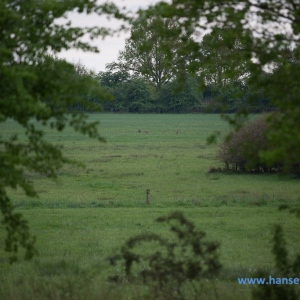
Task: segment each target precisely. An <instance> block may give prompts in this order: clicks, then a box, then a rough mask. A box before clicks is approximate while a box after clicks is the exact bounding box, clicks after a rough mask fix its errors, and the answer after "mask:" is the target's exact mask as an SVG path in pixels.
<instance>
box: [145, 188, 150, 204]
mask: <svg viewBox="0 0 300 300" xmlns="http://www.w3.org/2000/svg"><path fill="white" fill-rule="evenodd" d="M146 193H147V204H148V205H149V204H150V190H149V189H148V190H147V191H146Z"/></svg>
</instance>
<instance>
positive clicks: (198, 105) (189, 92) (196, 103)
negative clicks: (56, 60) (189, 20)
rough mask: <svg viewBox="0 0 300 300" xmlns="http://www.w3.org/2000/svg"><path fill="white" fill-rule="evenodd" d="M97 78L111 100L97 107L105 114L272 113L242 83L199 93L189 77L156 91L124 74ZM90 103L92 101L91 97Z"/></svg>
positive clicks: (264, 102) (193, 79) (195, 82)
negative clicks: (242, 110) (244, 109)
mask: <svg viewBox="0 0 300 300" xmlns="http://www.w3.org/2000/svg"><path fill="white" fill-rule="evenodd" d="M97 78H98V79H99V83H100V84H101V86H102V87H103V88H105V90H106V91H107V92H109V93H110V94H112V95H113V96H114V100H113V101H108V102H102V103H101V104H102V106H103V110H104V111H105V112H124V113H126V112H130V113H196V112H212V113H220V112H226V113H232V112H236V111H237V110H238V109H239V108H241V107H247V109H248V110H250V111H252V112H256V113H258V112H263V111H270V110H273V107H272V106H271V104H270V103H269V100H268V99H266V98H264V97H263V96H262V95H261V94H260V92H259V91H257V90H256V91H252V90H250V89H249V88H248V87H247V85H245V84H243V83H242V82H234V83H231V84H229V85H227V86H226V88H224V87H222V88H216V87H215V86H206V87H205V88H204V89H203V90H202V91H200V90H199V84H198V79H197V78H196V77H191V76H188V77H187V79H186V80H185V82H184V83H183V84H182V83H181V82H180V81H179V80H173V81H170V82H168V83H165V84H163V85H162V86H161V87H160V88H157V87H156V86H155V85H154V84H152V83H149V82H147V81H146V80H145V79H144V78H142V77H140V78H131V77H130V75H129V74H128V73H126V72H111V71H106V72H100V73H99V74H98V75H97ZM253 99H255V101H253ZM91 101H96V99H95V98H93V97H91ZM74 108H75V107H74ZM78 108H79V107H78Z"/></svg>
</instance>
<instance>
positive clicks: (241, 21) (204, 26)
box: [139, 0, 300, 166]
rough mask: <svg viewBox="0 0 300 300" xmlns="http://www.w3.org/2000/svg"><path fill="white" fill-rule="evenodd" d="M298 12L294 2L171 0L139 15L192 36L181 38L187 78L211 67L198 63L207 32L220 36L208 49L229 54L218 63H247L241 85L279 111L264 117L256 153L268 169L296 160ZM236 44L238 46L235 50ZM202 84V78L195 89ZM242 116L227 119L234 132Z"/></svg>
mask: <svg viewBox="0 0 300 300" xmlns="http://www.w3.org/2000/svg"><path fill="white" fill-rule="evenodd" d="M299 8H300V4H299V2H297V1H285V0H279V1H271V0H270V1H264V0H259V1H255V2H254V1H236V0H226V1H220V0H208V1H207V0H200V1H185V0H173V1H171V2H159V3H158V4H156V5H154V6H152V7H150V8H148V9H147V10H140V11H139V19H141V20H144V19H146V18H151V17H152V16H153V15H155V16H160V17H161V18H166V19H172V20H173V21H175V22H177V24H178V26H179V27H180V29H181V31H180V33H184V32H189V33H190V34H193V37H194V38H193V39H189V40H187V42H186V44H185V48H184V50H183V51H182V52H181V54H182V56H186V57H188V58H189V59H190V60H189V61H191V63H190V64H188V66H187V69H188V72H190V73H191V74H197V72H199V70H200V69H201V68H206V67H208V68H209V66H210V65H211V64H212V61H211V60H210V59H208V60H207V61H200V57H201V55H200V54H201V47H202V44H201V37H203V36H204V35H205V34H206V33H207V31H208V30H209V31H210V32H211V34H212V36H218V35H220V36H221V37H222V43H214V44H213V47H214V51H216V52H217V51H220V52H219V53H222V52H221V50H222V49H223V48H224V47H227V48H228V49H232V50H234V51H231V54H230V55H228V53H230V52H225V55H223V56H221V61H222V59H223V62H225V61H227V65H229V66H230V60H231V59H233V61H234V62H238V61H241V62H243V61H246V62H249V63H248V64H247V70H248V73H249V74H251V76H249V78H248V79H247V85H248V86H249V87H250V90H252V91H255V90H257V91H259V92H260V93H261V95H262V97H263V98H267V99H269V101H270V104H271V105H273V106H274V107H275V108H276V109H277V110H278V111H279V112H280V113H278V115H277V117H276V120H275V121H271V119H267V124H268V134H267V141H268V144H270V148H268V149H267V150H266V151H264V152H263V154H262V155H263V156H264V158H265V161H267V163H268V165H269V166H270V165H272V163H275V162H276V161H282V160H284V161H286V162H287V165H291V164H293V163H294V162H299V161H300V132H299V131H297V130H296V128H299V127H300V125H299V122H300V109H299V103H300V93H299V82H298V78H299V74H300V67H299V66H300V65H299V58H300V44H299V39H298V36H297V35H298V34H299V32H300V25H299V24H300V22H299V20H300V14H299ZM162 34H164V32H163V31H162ZM163 37H167V34H165V35H164V36H163ZM237 40H238V41H239V43H240V45H241V47H235V46H236V41H237ZM292 45H293V47H294V48H293V50H291V46H292ZM191 58H192V59H191ZM228 62H229V63H228ZM222 64H223V63H222ZM236 66H237V65H236V64H233V67H229V68H228V69H227V70H226V78H230V79H231V80H234V78H236V76H237V75H238V74H239V71H240V70H239V68H236ZM263 70H268V72H269V74H270V75H269V76H266V77H265V78H263V76H262V74H263ZM262 78H263V80H262ZM204 84H205V81H204V79H202V81H201V82H200V86H203V85H204ZM253 96H254V97H255V93H253ZM254 97H250V98H249V101H253V102H254V101H255V99H254ZM248 113H249V111H248V110H247V109H246V108H245V107H242V108H241V109H240V110H239V112H238V114H236V115H235V116H234V117H233V118H228V120H229V121H230V123H231V124H233V125H235V126H236V128H238V127H239V126H240V123H239V119H240V115H247V114H248ZM296 131H297V132H296ZM211 140H213V139H211Z"/></svg>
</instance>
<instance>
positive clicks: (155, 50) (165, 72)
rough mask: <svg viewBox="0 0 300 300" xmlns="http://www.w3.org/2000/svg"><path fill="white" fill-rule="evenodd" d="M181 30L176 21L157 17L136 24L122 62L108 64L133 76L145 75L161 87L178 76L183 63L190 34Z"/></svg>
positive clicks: (126, 45)
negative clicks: (183, 48)
mask: <svg viewBox="0 0 300 300" xmlns="http://www.w3.org/2000/svg"><path fill="white" fill-rule="evenodd" d="M178 29H179V28H178V26H177V25H176V23H175V22H173V21H172V20H168V19H167V20H166V19H163V18H159V17H155V16H153V17H151V18H149V19H145V20H142V21H141V22H138V23H136V24H135V25H134V26H133V27H132V30H131V37H130V38H129V39H128V40H127V41H126V44H125V49H124V50H122V51H120V52H119V56H118V61H117V62H113V63H110V64H107V65H106V67H107V69H108V70H119V71H120V70H123V71H129V72H131V73H132V74H133V76H135V77H140V76H143V77H144V78H145V79H147V80H149V81H151V82H153V83H154V84H155V86H156V87H157V88H161V86H162V85H163V84H165V83H167V82H169V81H170V80H172V79H174V78H175V74H176V72H177V71H178V69H179V68H180V67H181V66H182V59H180V54H179V53H180V49H181V48H182V47H183V46H184V45H183V41H184V40H185V39H187V35H186V34H185V35H183V36H180V35H179V31H178ZM162 31H163V32H165V35H162ZM174 33H177V34H174ZM171 54H172V55H171ZM171 56H172V59H170V57H171Z"/></svg>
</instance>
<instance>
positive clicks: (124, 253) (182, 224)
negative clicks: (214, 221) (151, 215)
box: [110, 212, 221, 300]
mask: <svg viewBox="0 0 300 300" xmlns="http://www.w3.org/2000/svg"><path fill="white" fill-rule="evenodd" d="M157 221H158V222H166V223H169V224H170V225H171V228H170V229H171V232H172V233H173V234H174V238H173V239H171V240H169V239H167V238H164V237H162V236H160V235H157V234H155V233H145V234H141V235H138V236H135V237H133V238H131V239H129V240H128V241H127V242H126V243H125V244H124V245H123V246H122V248H121V251H120V253H119V254H117V255H115V256H113V257H111V258H110V262H111V264H112V265H114V266H115V265H118V267H120V265H121V266H122V267H124V270H125V274H122V275H121V276H120V275H116V276H113V277H111V278H110V279H111V280H113V281H116V282H120V281H121V282H122V281H123V282H131V283H138V282H136V280H139V279H142V281H143V283H144V284H145V285H148V286H149V287H151V288H153V291H154V293H155V294H157V297H155V299H158V297H159V295H160V296H162V298H167V299H174V300H175V299H176V300H179V299H180V300H183V299H187V298H188V299H190V296H191V295H189V293H190V292H192V295H193V299H199V297H201V293H203V292H204V291H203V289H204V287H203V288H202V289H199V288H200V284H199V283H200V281H201V280H204V281H205V282H206V281H208V280H209V279H211V278H213V276H216V275H217V274H218V272H219V270H220V268H221V265H220V263H219V260H218V254H217V249H218V247H219V244H218V243H215V242H210V241H207V240H206V239H205V233H204V232H202V231H198V230H196V229H195V226H194V224H193V223H192V222H190V221H188V220H187V219H185V218H184V216H183V214H182V213H180V212H175V213H173V214H171V215H169V216H167V217H160V218H158V219H157ZM145 243H146V245H145ZM147 243H150V244H149V245H147ZM141 245H144V247H141ZM151 246H152V247H151ZM147 249H148V250H149V251H147ZM152 249H153V250H152Z"/></svg>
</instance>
